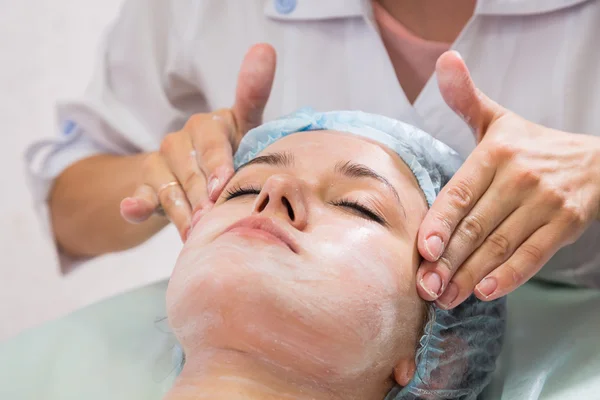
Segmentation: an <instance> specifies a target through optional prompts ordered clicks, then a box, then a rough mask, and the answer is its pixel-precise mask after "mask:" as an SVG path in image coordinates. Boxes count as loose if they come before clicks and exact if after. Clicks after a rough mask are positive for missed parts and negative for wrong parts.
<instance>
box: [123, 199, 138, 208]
mask: <svg viewBox="0 0 600 400" xmlns="http://www.w3.org/2000/svg"><path fill="white" fill-rule="evenodd" d="M136 206H137V200H136V199H135V198H133V197H126V198H124V199H123V200H122V201H121V207H128V208H129V207H136Z"/></svg>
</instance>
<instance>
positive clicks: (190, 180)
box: [180, 171, 198, 193]
mask: <svg viewBox="0 0 600 400" xmlns="http://www.w3.org/2000/svg"><path fill="white" fill-rule="evenodd" d="M180 182H181V187H182V188H183V190H184V191H185V192H186V193H189V192H190V191H192V190H193V189H194V186H195V185H196V184H197V183H198V174H196V173H195V172H194V171H187V172H186V173H185V175H184V176H183V179H182V180H181V181H180Z"/></svg>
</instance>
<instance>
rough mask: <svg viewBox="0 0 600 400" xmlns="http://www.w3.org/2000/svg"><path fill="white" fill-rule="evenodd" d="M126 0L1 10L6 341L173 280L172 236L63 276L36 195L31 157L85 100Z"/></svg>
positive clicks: (2, 326) (66, 1)
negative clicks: (60, 104)
mask: <svg viewBox="0 0 600 400" xmlns="http://www.w3.org/2000/svg"><path fill="white" fill-rule="evenodd" d="M121 3H122V0H26V1H18V0H4V1H2V2H0V4H1V6H2V13H0V60H1V63H0V130H1V133H0V341H1V340H3V339H6V338H8V337H11V336H13V335H15V334H17V333H18V332H20V331H22V330H23V329H26V328H29V327H32V326H35V325H38V324H40V323H42V322H44V321H47V320H50V319H53V318H56V317H59V316H62V315H65V314H66V313H68V312H70V311H73V310H75V309H78V308H81V307H83V306H85V305H87V304H91V303H94V302H96V301H98V300H100V299H103V298H105V297H108V296H111V295H113V294H116V293H119V292H122V291H125V290H127V289H130V288H133V287H137V286H140V285H143V284H146V283H149V282H153V281H156V280H159V279H161V278H164V277H167V276H168V275H169V272H170V270H171V268H172V266H173V263H174V260H175V256H176V253H177V252H176V251H174V249H177V246H178V243H177V241H178V239H177V235H176V233H175V231H174V229H171V228H168V229H166V230H165V231H163V232H162V233H161V234H159V235H157V236H156V237H155V238H154V239H152V240H151V241H150V242H148V243H147V244H145V245H144V246H141V247H140V248H137V249H135V250H133V251H129V252H126V253H122V254H117V255H110V256H106V257H102V258H99V259H95V260H93V261H91V262H90V263H88V264H86V265H85V266H83V267H81V268H79V269H78V270H76V271H75V272H73V273H71V274H69V275H67V276H62V275H61V274H60V272H59V269H58V266H57V261H56V257H55V254H54V250H53V246H52V243H51V241H50V240H49V238H48V237H47V236H46V234H45V232H44V231H43V230H42V226H41V225H40V223H39V222H38V219H37V216H36V215H35V213H34V211H33V207H32V200H31V196H30V194H29V191H28V188H27V186H26V181H25V174H24V162H23V151H24V149H25V148H26V146H27V145H28V144H29V143H30V142H31V141H33V140H35V139H37V138H42V137H49V136H51V135H52V134H54V132H55V125H56V124H55V118H54V103H55V102H56V100H57V99H61V98H63V99H64V98H66V97H72V96H77V95H78V94H80V93H81V92H82V91H83V90H84V89H85V86H86V84H87V82H88V80H89V78H90V76H91V72H92V67H93V65H94V62H95V60H96V57H97V48H98V44H99V41H100V40H101V37H102V35H103V34H104V32H105V31H106V29H107V28H108V26H109V24H110V23H111V22H112V21H113V20H114V18H116V16H117V14H118V11H119V7H120V5H121Z"/></svg>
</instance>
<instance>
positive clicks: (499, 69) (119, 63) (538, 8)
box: [27, 0, 600, 287]
mask: <svg viewBox="0 0 600 400" xmlns="http://www.w3.org/2000/svg"><path fill="white" fill-rule="evenodd" d="M599 41H600V0H480V1H479V2H478V4H477V7H476V10H475V13H474V16H473V17H472V18H471V19H470V21H469V22H468V23H467V25H466V26H465V28H464V29H463V31H462V33H461V34H460V36H459V37H458V39H457V40H456V42H455V43H454V44H453V46H452V48H453V49H456V50H458V51H459V52H460V53H461V54H462V56H463V58H464V59H465V61H466V63H467V65H468V66H469V68H470V70H471V73H472V75H473V79H474V81H475V82H476V84H477V85H478V86H479V87H480V88H481V89H482V90H483V91H484V92H485V93H486V94H487V95H488V96H490V97H491V98H493V99H494V100H496V101H497V102H499V103H500V104H502V105H503V106H505V107H507V108H509V109H511V110H513V111H515V112H517V113H518V114H520V115H522V116H523V117H525V118H527V119H529V120H531V121H533V122H536V123H540V124H542V125H545V126H547V127H551V128H555V129H560V130H565V131H569V132H577V133H583V134H591V135H600V44H599ZM257 42H268V43H271V44H272V45H273V46H274V47H275V49H276V50H277V54H278V66H277V74H276V79H275V83H274V87H273V91H272V94H271V97H270V100H269V103H268V105H267V108H266V111H265V119H266V120H269V119H272V118H276V117H278V116H281V115H283V114H287V113H290V112H292V111H294V110H295V109H297V108H299V107H303V106H311V107H313V108H315V109H317V110H321V111H326V110H335V109H358V110H363V111H367V112H371V113H378V114H383V115H386V116H389V117H393V118H397V119H401V120H404V121H406V122H409V123H412V124H414V125H417V126H419V127H420V128H422V129H424V130H425V131H427V132H429V133H431V134H432V135H433V136H435V137H436V138H438V139H440V140H441V141H443V142H445V143H447V144H448V145H450V146H452V147H453V148H455V149H456V150H457V151H458V152H459V153H461V154H462V155H464V156H466V155H468V154H469V152H470V151H471V150H472V149H473V148H474V146H475V141H474V139H473V137H472V134H471V132H470V130H469V128H468V127H467V126H466V125H465V123H464V122H462V121H461V119H460V118H458V117H457V116H456V115H454V114H453V113H452V111H451V110H450V109H449V108H448V107H447V106H446V104H445V103H444V101H443V100H442V98H441V96H440V93H439V91H438V87H437V82H436V80H435V77H432V78H431V79H430V80H429V81H428V82H427V84H426V86H425V88H424V89H423V91H422V93H421V94H420V95H419V97H418V98H417V100H416V101H415V103H414V106H413V105H411V104H410V103H409V102H408V101H407V99H406V97H405V95H404V93H403V91H402V88H401V87H400V85H399V84H398V81H397V79H396V75H395V71H394V68H393V66H392V64H391V62H390V60H389V57H388V55H387V53H386V50H385V47H384V45H383V44H382V42H381V40H380V37H379V35H378V32H377V26H376V24H375V23H374V20H373V18H372V15H371V6H370V2H369V1H368V0H327V1H321V0H268V1H264V0H244V1H239V0H176V1H166V0H127V1H126V3H125V5H124V7H123V9H122V12H121V15H120V18H119V19H118V21H117V22H116V23H115V25H114V26H113V27H112V29H111V31H110V33H109V34H108V35H107V37H106V41H105V43H104V44H103V47H102V49H101V52H100V57H99V60H98V65H97V66H96V70H95V75H94V76H93V79H92V81H91V83H90V85H89V87H88V88H87V91H86V92H85V94H84V95H83V96H82V97H80V98H77V99H74V100H70V101H66V102H63V103H62V104H60V105H59V107H58V115H59V120H60V123H61V126H60V129H59V131H60V133H59V135H58V137H57V138H56V139H53V140H47V141H42V142H38V143H35V144H33V145H32V146H31V148H30V149H29V150H28V153H27V160H28V163H29V169H30V172H31V174H30V176H31V178H32V179H31V183H32V185H33V189H34V193H35V197H36V199H37V202H38V205H40V206H41V208H42V209H43V208H44V207H45V200H46V197H47V194H48V189H49V187H50V185H51V183H52V180H53V179H54V178H55V177H56V176H57V175H58V174H59V173H60V172H61V171H62V170H63V169H64V168H65V167H67V166H68V165H70V164H72V163H73V162H75V161H77V160H79V159H82V158H84V157H88V156H91V155H93V154H97V153H100V152H111V153H115V154H131V153H134V152H140V151H154V150H156V149H158V147H159V144H160V142H161V140H162V138H163V137H164V136H165V134H167V133H169V132H172V131H175V130H177V129H179V128H180V127H181V126H182V125H183V124H184V122H185V121H186V120H187V118H188V117H189V116H190V115H191V114H193V113H198V112H206V111H210V110H215V109H218V108H220V107H229V106H231V105H232V103H233V98H234V93H235V86H236V78H237V73H238V68H239V66H240V63H241V60H242V58H243V56H244V54H245V52H246V51H247V49H248V48H249V47H250V46H251V45H252V44H254V43H257ZM42 211H43V210H42ZM42 215H44V214H42ZM43 219H44V222H45V223H46V224H48V221H47V218H46V217H44V218H43ZM599 245H600V223H599V222H594V223H593V224H592V226H591V227H590V228H589V229H588V230H587V232H586V233H585V234H584V235H583V237H582V238H581V239H580V240H579V241H578V242H576V243H575V244H573V245H571V246H569V247H566V248H564V249H562V250H561V251H560V252H559V253H558V254H557V255H555V256H554V258H553V259H552V260H551V261H550V262H549V264H548V265H547V266H545V267H544V268H543V269H542V271H541V272H540V273H539V275H538V276H539V277H541V278H545V279H550V280H554V281H560V282H566V283H571V284H578V285H584V286H594V287H600V250H599Z"/></svg>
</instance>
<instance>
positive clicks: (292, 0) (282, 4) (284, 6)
mask: <svg viewBox="0 0 600 400" xmlns="http://www.w3.org/2000/svg"><path fill="white" fill-rule="evenodd" d="M274 1H275V9H276V10H277V12H278V13H279V14H289V13H291V12H292V11H294V9H295V8H296V0H274Z"/></svg>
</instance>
